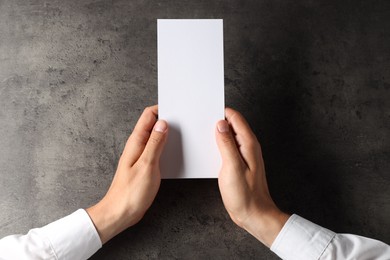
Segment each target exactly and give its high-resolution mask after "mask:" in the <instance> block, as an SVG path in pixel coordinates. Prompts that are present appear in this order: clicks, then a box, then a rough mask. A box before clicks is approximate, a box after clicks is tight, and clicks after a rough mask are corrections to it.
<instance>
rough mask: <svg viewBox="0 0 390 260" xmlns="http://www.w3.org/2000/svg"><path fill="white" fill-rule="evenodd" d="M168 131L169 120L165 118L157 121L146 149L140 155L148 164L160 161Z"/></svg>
mask: <svg viewBox="0 0 390 260" xmlns="http://www.w3.org/2000/svg"><path fill="white" fill-rule="evenodd" d="M167 132H168V124H167V122H165V121H164V120H159V121H157V123H156V124H155V125H154V128H153V131H152V133H151V135H150V137H149V140H148V142H147V144H146V146H145V150H144V151H143V153H142V155H141V157H140V160H141V161H142V162H144V163H146V165H152V166H155V165H156V164H158V163H159V161H160V156H161V153H162V151H163V148H164V145H165V141H166V139H167Z"/></svg>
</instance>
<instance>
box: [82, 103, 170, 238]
mask: <svg viewBox="0 0 390 260" xmlns="http://www.w3.org/2000/svg"><path fill="white" fill-rule="evenodd" d="M167 134H168V125H167V123H166V122H165V121H161V120H159V121H157V106H152V107H148V108H146V109H145V110H144V112H143V113H142V115H141V117H140V118H139V120H138V122H137V125H136V126H135V128H134V131H133V133H132V134H131V135H130V137H129V139H128V140H127V143H126V146H125V149H124V151H123V153H122V156H121V158H120V160H119V164H118V168H117V171H116V173H115V176H114V179H113V181H112V184H111V186H110V188H109V190H108V192H107V194H106V195H105V196H104V198H103V199H102V200H101V201H100V202H99V203H98V204H96V205H94V206H92V207H90V208H88V209H87V212H88V214H89V216H90V217H91V219H92V221H93V223H94V224H95V227H96V229H97V231H98V233H99V236H100V239H101V241H102V243H103V244H104V243H105V242H107V241H108V240H110V239H111V238H112V237H114V236H115V235H117V234H118V233H120V232H122V231H123V230H125V229H126V228H128V227H130V226H132V225H134V224H136V223H137V222H138V221H140V220H141V218H142V217H143V215H144V214H145V212H146V210H147V209H148V208H149V207H150V205H151V204H152V202H153V200H154V198H155V197H156V194H157V191H158V189H159V187H160V182H161V177H160V169H159V160H160V156H161V153H162V150H163V147H164V144H165V142H166V139H167Z"/></svg>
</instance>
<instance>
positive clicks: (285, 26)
mask: <svg viewBox="0 0 390 260" xmlns="http://www.w3.org/2000/svg"><path fill="white" fill-rule="evenodd" d="M157 18H223V19H224V33H225V85H226V103H227V105H228V106H232V107H234V108H236V109H238V110H240V111H241V112H242V113H243V114H244V115H245V116H246V117H247V119H248V120H249V122H250V124H251V125H252V127H253V128H254V130H255V132H256V133H257V135H258V137H259V139H260V140H261V143H262V146H263V150H264V156H265V162H266V168H267V174H268V179H269V182H270V189H271V193H272V194H273V196H274V198H275V200H276V201H277V203H278V204H279V205H280V206H281V207H282V208H283V209H284V210H287V211H289V212H295V213H298V214H301V215H302V216H304V217H307V218H308V219H311V220H313V221H315V222H317V223H319V224H321V225H324V226H326V227H328V228H330V229H333V230H335V231H337V232H348V233H355V234H359V235H363V236H369V237H373V238H376V239H380V240H383V241H385V242H387V243H390V233H389V232H388V230H389V227H390V221H389V216H390V189H389V185H390V131H389V130H390V48H389V46H390V2H389V1H385V0H383V1H329V0H321V1H314V0H299V1H295V0H294V1H292V0H290V1H280V0H277V1H274V0H272V1H264V0H261V1H257V0H256V1H255V0H254V1H208V0H207V1H206V0H202V1H189V0H184V1H183V0H181V1H179V0H177V1H141V0H137V1H90V0H86V1H75V0H74V1H40V0H36V1H24V0H15V1H13V0H8V1H7V0H0V174H1V175H0V176H1V178H0V187H1V188H0V198H1V200H0V208H1V210H0V236H1V237H2V236H5V235H8V234H12V233H25V232H26V231H27V230H28V229H30V228H32V227H37V226H42V225H44V224H46V223H48V222H50V221H53V220H55V219H57V218H59V217H61V216H64V215H66V214H69V213H71V212H73V211H74V210H76V209H78V208H85V207H88V206H90V205H92V204H93V203H95V202H97V201H98V200H99V199H100V198H101V197H102V196H103V195H104V193H105V191H106V189H107V188H108V186H109V184H110V181H111V178H112V176H113V174H114V172H115V168H116V163H117V160H118V158H119V155H120V153H121V150H122V148H123V146H124V143H125V140H126V138H127V136H128V135H129V133H130V132H131V131H132V128H133V126H134V124H135V122H136V120H137V118H138V116H139V115H140V113H141V111H142V110H143V108H144V107H145V106H147V105H151V104H154V103H156V102H157V71H156V70H157V68H156V67H157V66H156V65H157V64H156V57H157V53H156V19H157ZM149 258H161V259H172V258H179V259H193V258H195V259H210V258H213V259H253V258H257V259H277V257H276V256H275V255H273V253H271V252H269V250H268V249H267V248H265V247H264V246H262V245H261V244H260V243H259V242H257V241H256V240H255V239H254V238H252V237H251V236H250V235H248V234H246V233H245V232H243V231H241V230H240V229H239V228H237V227H235V226H234V225H233V224H232V222H231V221H230V219H229V217H228V215H227V214H226V212H225V210H224V208H223V205H222V202H221V199H220V195H219V191H218V187H217V182H216V181H215V180H196V181H194V180H181V181H174V180H170V181H163V182H162V185H161V189H160V192H159V194H158V196H157V199H156V201H155V203H154V204H153V206H152V208H151V209H150V211H149V212H148V213H147V215H146V216H145V218H144V219H143V220H142V221H141V223H139V224H138V225H137V226H135V227H134V228H131V229H129V230H127V231H126V232H124V233H123V234H121V235H119V236H118V237H116V238H115V239H113V240H112V241H111V242H109V243H108V244H107V245H106V246H104V248H102V249H101V250H100V251H99V252H98V253H97V254H96V255H95V256H94V257H93V259H149Z"/></svg>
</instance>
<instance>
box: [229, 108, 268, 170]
mask: <svg viewBox="0 0 390 260" xmlns="http://www.w3.org/2000/svg"><path fill="white" fill-rule="evenodd" d="M225 115H226V120H227V121H228V123H229V125H230V126H231V128H232V129H233V132H234V133H235V135H234V138H235V140H236V142H237V145H238V150H239V152H240V154H241V155H242V157H243V159H244V161H245V162H246V164H247V165H248V167H249V168H250V169H252V168H254V167H255V166H256V165H257V161H258V160H259V159H260V158H259V157H260V156H261V148H260V144H259V142H258V141H257V138H256V135H255V134H254V133H253V131H252V129H251V128H250V126H249V124H248V122H247V121H246V120H245V118H244V117H243V116H242V115H241V114H240V113H239V112H237V111H235V110H233V109H231V108H226V109H225Z"/></svg>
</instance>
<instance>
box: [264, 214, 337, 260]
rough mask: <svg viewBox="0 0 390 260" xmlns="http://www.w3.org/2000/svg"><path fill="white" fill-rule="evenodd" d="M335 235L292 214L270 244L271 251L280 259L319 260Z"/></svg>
mask: <svg viewBox="0 0 390 260" xmlns="http://www.w3.org/2000/svg"><path fill="white" fill-rule="evenodd" d="M335 235H336V233H334V232H333V231H330V230H328V229H326V228H323V227H321V226H318V225H316V224H314V223H312V222H310V221H308V220H306V219H304V218H302V217H300V216H298V215H295V214H294V215H292V216H291V217H290V218H289V219H288V221H287V222H286V224H285V225H284V226H283V228H282V230H281V231H280V233H279V234H278V236H277V237H276V239H275V241H274V242H273V243H272V246H271V250H272V251H273V252H274V253H275V254H277V255H278V256H279V257H281V258H282V259H291V260H298V259H299V260H306V259H307V260H309V259H319V258H320V256H321V255H322V254H323V252H324V251H325V249H326V248H327V247H328V245H329V243H330V242H331V240H332V239H333V237H334V236H335Z"/></svg>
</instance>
